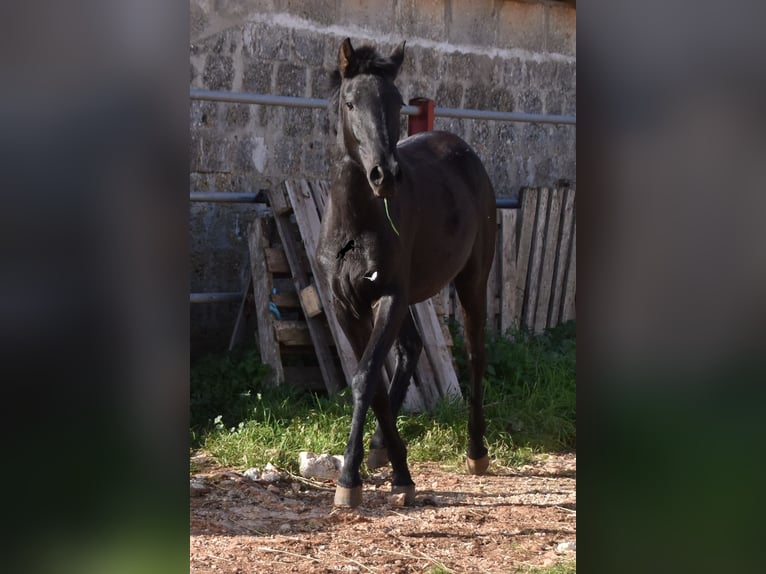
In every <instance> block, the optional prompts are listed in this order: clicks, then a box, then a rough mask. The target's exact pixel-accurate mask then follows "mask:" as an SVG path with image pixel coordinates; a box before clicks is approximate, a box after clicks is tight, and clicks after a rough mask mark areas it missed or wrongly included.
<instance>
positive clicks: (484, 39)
mask: <svg viewBox="0 0 766 574" xmlns="http://www.w3.org/2000/svg"><path fill="white" fill-rule="evenodd" d="M503 4H507V2H504V3H503ZM447 9H448V10H449V21H448V24H447V35H446V37H447V39H448V40H449V41H450V42H452V43H456V44H475V45H478V46H493V45H494V39H495V35H496V34H497V24H498V19H497V17H496V15H495V2H494V0H473V1H472V2H450V3H449V4H447Z"/></svg>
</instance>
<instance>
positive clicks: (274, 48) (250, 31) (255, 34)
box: [242, 22, 290, 61]
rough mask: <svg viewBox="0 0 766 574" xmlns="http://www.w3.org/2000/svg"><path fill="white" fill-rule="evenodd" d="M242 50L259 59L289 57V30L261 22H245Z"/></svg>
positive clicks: (283, 59) (283, 58)
mask: <svg viewBox="0 0 766 574" xmlns="http://www.w3.org/2000/svg"><path fill="white" fill-rule="evenodd" d="M242 51H243V53H244V54H245V55H249V56H253V57H255V58H257V59H259V60H269V61H271V60H274V61H286V60H288V59H289V58H290V30H289V29H287V28H283V27H281V26H269V25H266V24H263V23H261V22H247V23H246V24H245V25H244V26H243V29H242Z"/></svg>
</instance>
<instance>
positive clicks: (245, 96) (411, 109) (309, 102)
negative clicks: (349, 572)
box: [189, 89, 577, 125]
mask: <svg viewBox="0 0 766 574" xmlns="http://www.w3.org/2000/svg"><path fill="white" fill-rule="evenodd" d="M189 97H190V98H191V99H192V100H206V101H211V102H229V103H234V104H257V105H263V106H285V107H288V108H327V105H328V104H329V100H327V99H324V98H300V97H296V96H272V95H268V94H249V93H244V92H224V91H220V90H198V89H195V90H190V91H189ZM419 113H420V110H419V108H418V107H417V106H402V114H404V115H405V116H416V115H418V114H419ZM434 115H435V116H437V117H443V118H459V119H472V120H494V121H501V122H522V123H538V124H562V125H576V124H577V116H563V115H551V114H527V113H524V112H498V111H492V110H467V109H462V108H438V107H437V108H436V109H435V110H434Z"/></svg>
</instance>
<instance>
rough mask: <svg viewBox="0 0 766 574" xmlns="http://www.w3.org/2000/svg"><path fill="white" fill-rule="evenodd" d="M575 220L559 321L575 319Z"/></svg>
mask: <svg viewBox="0 0 766 574" xmlns="http://www.w3.org/2000/svg"><path fill="white" fill-rule="evenodd" d="M576 275H577V220H576V219H575V222H574V224H573V227H572V248H571V255H570V256H569V265H568V266H567V281H566V290H565V291H564V302H563V304H562V307H561V321H562V322H564V321H569V320H571V319H574V318H575V292H576V286H577V279H576Z"/></svg>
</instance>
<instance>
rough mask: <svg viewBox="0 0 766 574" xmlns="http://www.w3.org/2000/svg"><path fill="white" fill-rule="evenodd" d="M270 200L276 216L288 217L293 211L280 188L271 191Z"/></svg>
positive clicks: (269, 193) (269, 192)
mask: <svg viewBox="0 0 766 574" xmlns="http://www.w3.org/2000/svg"><path fill="white" fill-rule="evenodd" d="M268 198H269V204H270V205H271V210H272V211H273V212H274V215H286V214H288V213H290V212H291V211H292V210H293V208H292V207H291V205H290V201H289V200H288V198H287V196H286V195H285V192H284V191H283V190H282V189H281V188H279V187H277V189H271V190H269V191H268Z"/></svg>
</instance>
